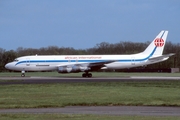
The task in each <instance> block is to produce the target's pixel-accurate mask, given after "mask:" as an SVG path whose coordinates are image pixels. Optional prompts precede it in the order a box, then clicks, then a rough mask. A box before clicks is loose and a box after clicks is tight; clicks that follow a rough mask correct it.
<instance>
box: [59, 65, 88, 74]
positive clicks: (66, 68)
mask: <svg viewBox="0 0 180 120" xmlns="http://www.w3.org/2000/svg"><path fill="white" fill-rule="evenodd" d="M87 70H90V68H89V67H87V66H78V65H73V66H60V67H58V73H76V72H84V71H87Z"/></svg>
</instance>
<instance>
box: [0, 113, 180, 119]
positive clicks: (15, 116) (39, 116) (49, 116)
mask: <svg viewBox="0 0 180 120" xmlns="http://www.w3.org/2000/svg"><path fill="white" fill-rule="evenodd" d="M0 118H1V120H14V119H18V120H110V119H112V120H179V117H174V116H171V117H170V116H168V117H167V116H166V117H157V116H109V115H65V114H0Z"/></svg>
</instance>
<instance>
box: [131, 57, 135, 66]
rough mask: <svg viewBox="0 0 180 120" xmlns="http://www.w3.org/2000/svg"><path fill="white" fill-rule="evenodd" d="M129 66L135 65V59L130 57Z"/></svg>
mask: <svg viewBox="0 0 180 120" xmlns="http://www.w3.org/2000/svg"><path fill="white" fill-rule="evenodd" d="M131 65H135V57H131Z"/></svg>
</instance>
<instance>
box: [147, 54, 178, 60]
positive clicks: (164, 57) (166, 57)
mask: <svg viewBox="0 0 180 120" xmlns="http://www.w3.org/2000/svg"><path fill="white" fill-rule="evenodd" d="M173 55H175V53H170V54H166V55H161V56H158V57H153V58H149V61H152V62H153V61H159V60H163V59H168V58H169V57H170V56H173Z"/></svg>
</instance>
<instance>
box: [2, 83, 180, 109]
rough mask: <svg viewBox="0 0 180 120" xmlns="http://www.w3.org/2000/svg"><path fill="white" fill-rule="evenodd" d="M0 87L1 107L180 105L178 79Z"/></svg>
mask: <svg viewBox="0 0 180 120" xmlns="http://www.w3.org/2000/svg"><path fill="white" fill-rule="evenodd" d="M0 91H1V92H0V96H1V97H0V108H44V107H63V106H79V105H82V106H84V105H86V106H92V105H95V106H97V105H133V106H137V105H149V106H180V101H179V99H180V81H157V82H155V81H152V82H117V83H116V82H106V83H63V84H29V85H28V84H26V85H6V86H3V85H2V86H0Z"/></svg>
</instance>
